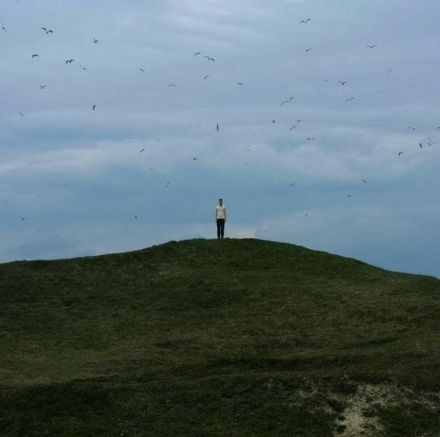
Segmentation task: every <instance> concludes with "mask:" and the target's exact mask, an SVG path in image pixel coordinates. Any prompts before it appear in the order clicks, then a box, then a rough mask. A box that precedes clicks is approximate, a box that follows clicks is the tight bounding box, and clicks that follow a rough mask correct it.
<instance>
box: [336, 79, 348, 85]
mask: <svg viewBox="0 0 440 437" xmlns="http://www.w3.org/2000/svg"><path fill="white" fill-rule="evenodd" d="M338 82H339V83H340V84H341V85H345V84H346V83H347V81H346V80H338Z"/></svg>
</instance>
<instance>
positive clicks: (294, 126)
mask: <svg viewBox="0 0 440 437" xmlns="http://www.w3.org/2000/svg"><path fill="white" fill-rule="evenodd" d="M297 126H298V125H297V124H294V125H293V126H290V127H289V130H292V129H295V128H296V127H297Z"/></svg>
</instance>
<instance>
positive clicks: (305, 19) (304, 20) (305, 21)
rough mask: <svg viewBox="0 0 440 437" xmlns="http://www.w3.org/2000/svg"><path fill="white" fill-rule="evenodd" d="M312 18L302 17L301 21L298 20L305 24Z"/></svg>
mask: <svg viewBox="0 0 440 437" xmlns="http://www.w3.org/2000/svg"><path fill="white" fill-rule="evenodd" d="M311 20H312V19H311V18H303V19H302V20H301V21H300V23H305V24H307V23H308V22H309V21H311Z"/></svg>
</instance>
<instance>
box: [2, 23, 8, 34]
mask: <svg viewBox="0 0 440 437" xmlns="http://www.w3.org/2000/svg"><path fill="white" fill-rule="evenodd" d="M1 26H2V29H3V30H4V31H5V32H7V31H8V29H6V26H5V25H4V24H3V23H1Z"/></svg>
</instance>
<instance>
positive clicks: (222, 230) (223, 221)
mask: <svg viewBox="0 0 440 437" xmlns="http://www.w3.org/2000/svg"><path fill="white" fill-rule="evenodd" d="M224 235H225V220H224V219H223V220H222V227H221V236H222V238H223V236H224Z"/></svg>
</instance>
